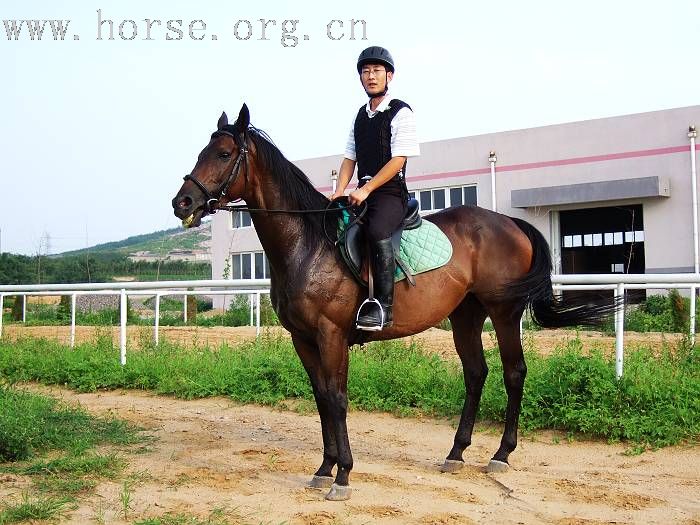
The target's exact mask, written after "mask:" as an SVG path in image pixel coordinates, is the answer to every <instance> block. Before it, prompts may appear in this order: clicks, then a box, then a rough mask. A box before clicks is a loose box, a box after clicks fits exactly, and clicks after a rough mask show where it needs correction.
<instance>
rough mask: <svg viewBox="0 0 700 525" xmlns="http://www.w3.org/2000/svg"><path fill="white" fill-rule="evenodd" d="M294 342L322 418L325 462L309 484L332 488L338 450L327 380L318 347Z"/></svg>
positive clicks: (298, 340)
mask: <svg viewBox="0 0 700 525" xmlns="http://www.w3.org/2000/svg"><path fill="white" fill-rule="evenodd" d="M292 341H293V343H294V348H295V349H296V351H297V355H299V358H300V359H301V362H302V364H303V365H304V369H305V370H306V373H307V374H308V376H309V380H310V381H311V388H312V389H313V392H314V399H315V400H316V407H317V408H318V415H319V417H320V418H321V434H322V436H323V461H322V463H321V466H320V467H319V468H318V470H317V471H316V473H315V474H314V477H313V478H312V479H311V481H310V482H309V486H310V487H312V488H317V489H324V488H330V487H331V485H333V467H335V464H336V463H337V461H338V448H337V446H336V442H335V429H334V426H333V421H332V419H331V416H330V411H329V407H328V402H327V399H326V398H327V396H325V395H323V394H322V391H323V390H325V387H324V386H323V385H324V384H325V380H324V379H323V374H322V370H321V356H320V353H319V351H318V347H317V346H316V345H312V344H309V343H307V342H306V341H304V340H302V339H301V338H299V337H296V336H294V335H292Z"/></svg>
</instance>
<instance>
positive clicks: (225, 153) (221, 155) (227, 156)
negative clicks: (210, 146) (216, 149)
mask: <svg viewBox="0 0 700 525" xmlns="http://www.w3.org/2000/svg"><path fill="white" fill-rule="evenodd" d="M219 158H220V159H230V158H231V154H230V153H229V152H228V151H222V152H221V153H219Z"/></svg>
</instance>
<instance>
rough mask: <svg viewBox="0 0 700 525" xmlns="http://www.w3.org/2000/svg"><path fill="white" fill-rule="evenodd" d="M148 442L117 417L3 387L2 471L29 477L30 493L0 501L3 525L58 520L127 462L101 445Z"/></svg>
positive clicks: (0, 426) (0, 414)
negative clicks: (100, 415)
mask: <svg viewBox="0 0 700 525" xmlns="http://www.w3.org/2000/svg"><path fill="white" fill-rule="evenodd" d="M146 439H147V438H144V437H143V436H141V435H139V433H138V431H137V429H136V428H134V427H132V426H129V425H127V424H126V423H124V422H122V421H119V420H116V419H112V418H98V417H94V416H91V415H89V414H88V413H87V412H85V411H84V410H82V409H81V408H79V407H73V406H68V405H66V404H64V403H61V402H59V401H57V400H56V399H53V398H50V397H47V396H43V395H39V394H34V393H31V392H25V391H21V390H17V389H14V388H12V387H10V386H8V385H4V384H0V473H9V474H16V475H19V476H23V477H29V478H30V479H31V481H32V485H31V493H30V491H29V490H26V491H25V492H23V493H22V494H21V496H20V497H19V498H17V497H10V498H8V499H7V500H5V501H3V502H2V503H0V525H5V524H9V523H17V522H22V521H28V520H57V519H59V518H61V517H63V516H64V515H65V514H66V513H67V512H69V511H70V510H72V509H74V508H75V507H76V502H77V501H78V500H79V498H81V497H84V496H86V495H89V494H90V493H92V491H93V489H94V488H95V486H96V485H97V482H98V481H99V480H101V479H115V478H117V477H118V476H119V475H120V474H121V473H122V472H123V470H124V468H125V467H126V460H125V459H123V458H122V457H120V456H119V455H117V454H116V453H115V452H107V453H100V454H98V453H95V452H94V451H93V449H94V448H95V447H96V446H120V447H121V446H125V445H132V444H137V443H141V442H143V441H144V440H146Z"/></svg>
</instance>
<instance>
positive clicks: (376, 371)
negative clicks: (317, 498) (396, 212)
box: [0, 336, 700, 447]
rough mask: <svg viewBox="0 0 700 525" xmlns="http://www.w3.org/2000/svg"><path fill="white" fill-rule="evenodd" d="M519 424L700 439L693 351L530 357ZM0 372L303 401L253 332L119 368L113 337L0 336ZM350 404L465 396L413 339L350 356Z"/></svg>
mask: <svg viewBox="0 0 700 525" xmlns="http://www.w3.org/2000/svg"><path fill="white" fill-rule="evenodd" d="M486 359H487V362H488V365H489V368H490V374H489V377H488V379H487V382H486V385H485V387H484V393H483V397H482V401H481V405H480V412H479V418H480V419H482V420H489V421H502V420H503V414H504V412H505V404H506V394H505V390H504V387H503V379H502V367H501V363H500V358H499V355H498V350H497V349H489V350H487V351H486ZM527 362H528V377H527V381H526V385H525V396H524V399H523V405H522V415H521V425H522V428H523V429H526V430H534V429H561V430H564V431H567V432H571V433H584V434H586V435H589V436H597V437H601V438H605V439H608V440H628V441H630V442H633V443H637V444H643V445H645V446H646V445H647V444H648V445H650V446H653V447H658V446H664V445H670V444H674V443H679V442H681V441H694V440H697V438H698V436H700V358H699V357H698V353H697V351H696V350H695V349H694V348H691V347H690V346H689V345H681V346H680V347H679V348H675V349H672V350H666V351H663V352H661V353H657V354H654V353H653V352H652V351H650V350H644V349H642V350H637V351H630V352H628V353H627V355H626V357H625V376H624V378H623V379H622V380H620V381H618V380H617V379H616V378H615V363H614V359H613V358H612V357H610V356H605V355H603V354H602V353H595V352H594V353H592V354H587V353H584V352H583V350H582V347H581V343H580V341H577V340H575V341H571V342H570V343H568V344H567V345H566V346H563V347H562V348H560V349H559V350H558V351H556V352H555V353H554V354H553V355H551V356H547V357H543V356H540V355H538V354H536V353H535V352H528V355H527ZM0 374H1V375H3V376H5V377H6V378H7V379H9V380H12V381H41V382H44V383H49V384H61V385H66V386H70V387H72V388H75V389H78V390H80V391H95V390H97V389H103V388H107V389H109V388H135V389H148V390H152V391H155V392H157V393H160V394H169V395H174V396H177V397H181V398H185V399H191V398H198V397H206V396H217V395H225V396H229V397H230V398H232V399H234V400H236V401H239V402H246V403H250V402H252V403H260V404H268V405H277V404H282V401H283V400H287V399H297V400H301V403H300V405H301V406H308V404H309V403H310V402H312V400H313V395H312V391H311V387H310V384H309V381H308V378H307V376H306V373H305V371H304V369H303V368H302V366H301V363H300V361H299V359H298V357H297V356H296V354H295V352H294V349H293V347H292V344H291V342H290V341H289V340H288V339H286V338H282V337H272V336H263V337H261V338H259V339H258V340H257V341H251V342H248V343H244V344H241V345H239V346H237V347H228V346H222V347H220V348H218V349H212V348H208V347H205V348H196V349H184V348H181V347H178V346H175V345H171V344H168V343H165V344H162V345H160V346H158V347H153V346H151V347H148V348H146V349H144V350H139V351H134V352H131V353H130V354H129V357H128V362H127V365H126V366H125V367H121V366H120V365H119V360H118V352H117V351H116V350H114V349H113V348H112V346H111V344H83V345H79V346H77V347H76V348H75V349H70V348H68V347H66V346H64V345H61V344H58V343H56V342H50V341H45V340H30V339H25V340H20V341H18V342H16V343H9V342H2V343H0ZM348 392H349V398H350V403H351V406H352V407H353V408H355V409H359V410H381V411H389V412H393V413H395V414H400V415H413V414H427V415H433V416H447V417H454V416H458V415H459V414H460V412H461V409H462V405H463V402H464V383H463V376H462V369H461V365H460V364H459V363H458V362H455V361H444V360H441V359H440V358H439V357H438V356H436V355H433V354H427V353H425V352H424V351H423V350H422V349H421V348H420V346H418V345H405V344H403V343H401V342H383V343H374V344H370V345H367V346H365V347H363V348H361V349H354V350H353V351H352V352H351V359H350V376H349V382H348Z"/></svg>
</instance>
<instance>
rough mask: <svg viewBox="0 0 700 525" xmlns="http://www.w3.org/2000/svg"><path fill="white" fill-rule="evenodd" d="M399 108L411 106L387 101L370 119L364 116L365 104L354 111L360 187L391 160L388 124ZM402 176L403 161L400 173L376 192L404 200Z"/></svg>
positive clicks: (396, 100)
mask: <svg viewBox="0 0 700 525" xmlns="http://www.w3.org/2000/svg"><path fill="white" fill-rule="evenodd" d="M402 108H408V109H411V106H409V105H408V104H406V103H405V102H403V101H401V100H399V99H396V98H395V99H393V100H391V102H389V108H388V109H386V110H384V111H380V112H378V113H377V114H376V115H375V116H374V117H372V118H369V116H368V115H367V110H366V105H365V106H362V107H361V108H360V111H358V112H357V117H356V118H355V128H354V133H355V156H356V157H357V178H358V179H359V185H358V186H359V187H362V186H364V185H365V183H366V182H367V181H368V180H369V177H374V176H375V175H376V174H377V173H378V172H379V170H380V169H382V167H383V166H384V165H385V164H386V163H387V162H389V160H391V157H392V155H391V121H392V119H393V118H394V117H395V116H396V114H397V113H398V112H399V110H400V109H402ZM405 175H406V162H404V164H403V167H402V168H401V171H399V172H398V173H397V174H396V175H395V176H394V177H393V178H392V179H390V180H388V181H387V182H386V183H384V184H383V185H382V186H380V187H379V188H377V189H376V190H375V192H381V193H392V194H396V195H397V196H402V197H407V196H408V190H407V189H406V180H405Z"/></svg>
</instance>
